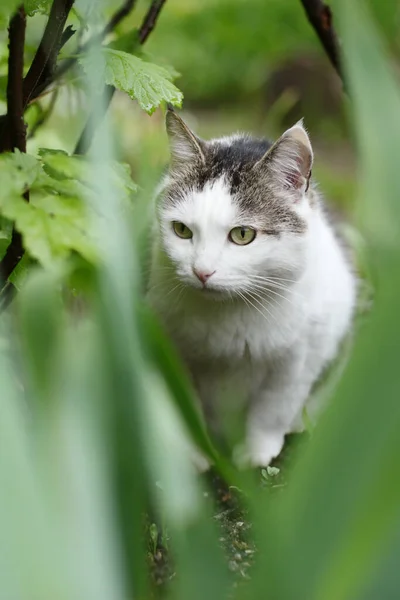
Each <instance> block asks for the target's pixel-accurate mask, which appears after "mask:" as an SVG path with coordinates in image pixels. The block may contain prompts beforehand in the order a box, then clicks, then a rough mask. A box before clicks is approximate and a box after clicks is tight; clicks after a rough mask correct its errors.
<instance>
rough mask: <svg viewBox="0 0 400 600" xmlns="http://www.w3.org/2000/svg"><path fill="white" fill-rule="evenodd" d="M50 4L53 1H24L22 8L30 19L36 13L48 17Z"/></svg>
mask: <svg viewBox="0 0 400 600" xmlns="http://www.w3.org/2000/svg"><path fill="white" fill-rule="evenodd" d="M52 4H53V0H25V3H24V6H25V11H26V14H27V15H28V16H29V17H32V16H33V15H35V14H36V13H40V14H41V15H48V14H49V12H50V8H51V5H52Z"/></svg>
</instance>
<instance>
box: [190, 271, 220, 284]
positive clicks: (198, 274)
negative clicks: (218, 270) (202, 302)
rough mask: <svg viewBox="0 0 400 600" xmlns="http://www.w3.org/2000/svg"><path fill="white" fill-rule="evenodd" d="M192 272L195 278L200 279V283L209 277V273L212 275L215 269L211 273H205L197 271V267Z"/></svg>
mask: <svg viewBox="0 0 400 600" xmlns="http://www.w3.org/2000/svg"><path fill="white" fill-rule="evenodd" d="M193 273H194V274H195V275H196V277H197V279H200V281H201V283H202V284H205V283H206V281H207V280H208V279H210V277H211V275H214V273H215V271H213V272H212V273H206V272H205V271H198V270H197V269H193Z"/></svg>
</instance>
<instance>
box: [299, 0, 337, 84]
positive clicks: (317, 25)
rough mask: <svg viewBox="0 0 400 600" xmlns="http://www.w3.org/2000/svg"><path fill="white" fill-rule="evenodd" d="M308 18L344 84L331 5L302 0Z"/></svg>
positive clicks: (314, 0)
mask: <svg viewBox="0 0 400 600" xmlns="http://www.w3.org/2000/svg"><path fill="white" fill-rule="evenodd" d="M301 3H302V5H303V8H304V10H305V11H306V14H307V17H308V20H309V21H310V23H311V25H312V26H313V28H314V29H315V32H316V33H317V35H318V37H319V39H320V41H321V44H322V45H323V47H324V49H325V52H326V54H327V56H328V58H329V60H330V61H331V63H332V65H333V67H334V69H335V70H336V72H337V74H338V75H339V77H340V79H341V80H342V82H343V85H344V77H343V69H342V63H341V58H340V51H339V41H338V37H337V34H336V31H335V28H334V26H333V15H332V10H331V9H330V7H329V6H328V5H327V4H325V2H322V1H321V0H301Z"/></svg>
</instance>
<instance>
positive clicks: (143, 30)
mask: <svg viewBox="0 0 400 600" xmlns="http://www.w3.org/2000/svg"><path fill="white" fill-rule="evenodd" d="M165 2H166V0H154V2H153V3H152V5H151V6H150V8H149V10H148V11H147V14H146V16H145V18H144V19H143V23H142V25H141V27H140V29H139V36H138V37H139V42H140V43H141V44H144V43H145V41H146V40H147V38H148V37H149V35H150V33H151V32H152V31H153V29H154V27H155V25H156V23H157V19H158V16H159V14H160V12H161V10H162V7H163V6H164V4H165Z"/></svg>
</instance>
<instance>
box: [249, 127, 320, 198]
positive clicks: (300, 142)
mask: <svg viewBox="0 0 400 600" xmlns="http://www.w3.org/2000/svg"><path fill="white" fill-rule="evenodd" d="M312 163H313V151H312V147H311V142H310V138H309V137H308V134H307V132H306V130H305V128H304V125H303V121H302V120H301V121H299V122H298V123H296V125H294V126H293V127H291V128H290V129H288V130H287V131H285V133H284V134H283V135H282V136H281V137H280V138H279V140H277V141H276V142H275V144H273V146H271V148H270V149H269V150H268V151H267V152H266V154H265V155H264V156H263V157H262V158H261V160H259V161H258V163H256V165H255V168H257V169H264V170H265V171H268V174H269V175H271V176H272V177H273V178H274V179H275V182H276V184H277V185H278V186H279V187H281V188H283V189H285V190H287V191H288V192H293V193H295V195H296V196H299V195H301V194H303V193H305V192H306V191H307V190H308V186H309V180H310V176H311V168H312Z"/></svg>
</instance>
